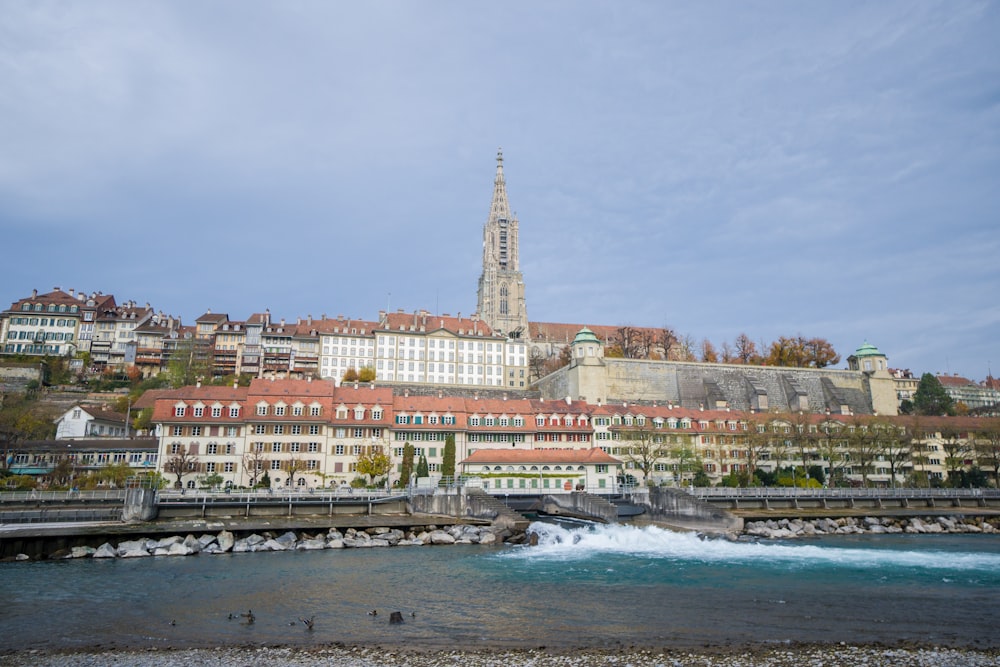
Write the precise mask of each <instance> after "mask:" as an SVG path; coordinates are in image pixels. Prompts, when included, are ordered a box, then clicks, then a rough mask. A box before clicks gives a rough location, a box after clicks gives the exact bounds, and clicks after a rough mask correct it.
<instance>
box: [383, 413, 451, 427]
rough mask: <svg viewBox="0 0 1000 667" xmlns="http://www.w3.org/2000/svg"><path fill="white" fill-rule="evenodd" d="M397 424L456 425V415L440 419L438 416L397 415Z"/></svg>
mask: <svg viewBox="0 0 1000 667" xmlns="http://www.w3.org/2000/svg"><path fill="white" fill-rule="evenodd" d="M396 423H397V424H438V423H441V424H445V425H453V424H454V423H455V415H444V416H441V417H439V416H438V415H427V416H426V417H425V416H424V415H407V414H397V415H396Z"/></svg>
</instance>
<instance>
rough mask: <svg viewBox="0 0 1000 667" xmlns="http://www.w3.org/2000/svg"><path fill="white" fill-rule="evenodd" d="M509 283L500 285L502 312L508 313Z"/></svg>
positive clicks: (503, 313) (502, 313)
mask: <svg viewBox="0 0 1000 667" xmlns="http://www.w3.org/2000/svg"><path fill="white" fill-rule="evenodd" d="M507 295H508V292H507V285H505V284H504V285H500V314H501V315H506V314H507V312H508V308H507Z"/></svg>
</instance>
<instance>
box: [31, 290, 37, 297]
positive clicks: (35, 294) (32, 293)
mask: <svg viewBox="0 0 1000 667" xmlns="http://www.w3.org/2000/svg"><path fill="white" fill-rule="evenodd" d="M36 296H38V290H37V289H33V290H31V298H32V299H34V298H35V297H36Z"/></svg>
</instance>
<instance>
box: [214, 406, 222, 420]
mask: <svg viewBox="0 0 1000 667" xmlns="http://www.w3.org/2000/svg"><path fill="white" fill-rule="evenodd" d="M221 416H222V406H221V405H213V406H212V418H213V419H218V418H219V417H221Z"/></svg>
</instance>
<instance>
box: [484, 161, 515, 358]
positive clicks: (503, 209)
mask: <svg viewBox="0 0 1000 667" xmlns="http://www.w3.org/2000/svg"><path fill="white" fill-rule="evenodd" d="M476 310H477V312H478V313H479V316H480V317H481V318H482V319H483V321H485V322H486V323H487V324H488V325H490V327H492V328H493V330H494V331H496V332H498V333H503V334H506V335H508V336H511V337H515V338H524V339H527V337H528V309H527V307H526V306H525V302H524V276H522V275H521V267H520V259H519V257H518V250H517V218H515V217H514V216H512V215H511V213H510V206H509V204H508V203H507V185H506V183H505V182H504V178H503V152H502V151H500V150H498V151H497V175H496V179H495V180H494V181H493V203H492V204H490V217H489V219H487V220H486V225H485V226H484V227H483V274H482V275H481V276H480V277H479V292H478V298H477V305H476Z"/></svg>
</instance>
